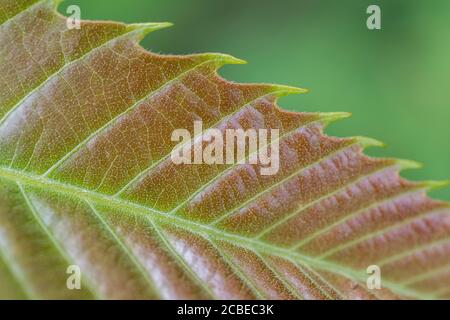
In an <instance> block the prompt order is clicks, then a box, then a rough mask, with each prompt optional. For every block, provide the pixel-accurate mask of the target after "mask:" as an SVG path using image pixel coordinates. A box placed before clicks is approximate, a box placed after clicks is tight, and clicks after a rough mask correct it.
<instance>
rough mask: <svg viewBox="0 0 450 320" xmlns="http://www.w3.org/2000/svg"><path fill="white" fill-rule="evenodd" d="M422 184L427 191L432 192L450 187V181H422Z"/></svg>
mask: <svg viewBox="0 0 450 320" xmlns="http://www.w3.org/2000/svg"><path fill="white" fill-rule="evenodd" d="M421 183H422V184H423V186H424V187H425V189H426V190H428V191H430V190H437V189H442V188H446V187H448V186H449V185H450V180H441V181H436V180H428V181H422V182H421Z"/></svg>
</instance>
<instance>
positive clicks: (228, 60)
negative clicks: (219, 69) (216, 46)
mask: <svg viewBox="0 0 450 320" xmlns="http://www.w3.org/2000/svg"><path fill="white" fill-rule="evenodd" d="M202 55H203V56H205V57H207V58H208V60H213V61H214V60H215V61H217V62H218V64H219V65H224V64H247V61H245V60H242V59H239V58H236V57H234V56H232V55H229V54H224V53H216V52H210V53H204V54H202Z"/></svg>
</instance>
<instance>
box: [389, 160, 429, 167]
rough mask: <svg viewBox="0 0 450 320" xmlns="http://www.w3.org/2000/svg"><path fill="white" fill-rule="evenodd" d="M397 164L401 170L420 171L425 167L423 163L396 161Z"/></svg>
mask: <svg viewBox="0 0 450 320" xmlns="http://www.w3.org/2000/svg"><path fill="white" fill-rule="evenodd" d="M395 162H396V164H397V165H398V166H399V168H400V170H410V169H420V168H422V167H423V164H422V163H420V162H417V161H413V160H405V159H396V160H395Z"/></svg>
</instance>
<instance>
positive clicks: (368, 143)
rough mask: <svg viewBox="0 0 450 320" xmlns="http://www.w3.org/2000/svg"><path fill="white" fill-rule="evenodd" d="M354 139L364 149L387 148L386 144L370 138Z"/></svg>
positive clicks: (357, 137)
mask: <svg viewBox="0 0 450 320" xmlns="http://www.w3.org/2000/svg"><path fill="white" fill-rule="evenodd" d="M354 139H355V140H356V141H357V142H358V143H359V144H360V145H361V147H362V148H363V149H366V148H370V147H385V146H386V144H385V143H384V142H382V141H380V140H377V139H373V138H369V137H363V136H356V137H354Z"/></svg>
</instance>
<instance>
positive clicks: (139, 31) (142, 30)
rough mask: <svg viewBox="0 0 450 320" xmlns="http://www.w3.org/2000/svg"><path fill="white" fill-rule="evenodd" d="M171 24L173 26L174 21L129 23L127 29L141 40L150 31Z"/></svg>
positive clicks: (167, 26)
mask: <svg viewBox="0 0 450 320" xmlns="http://www.w3.org/2000/svg"><path fill="white" fill-rule="evenodd" d="M171 26H173V23H171V22H150V23H132V24H129V25H127V30H128V32H130V33H132V34H133V35H134V36H135V37H136V39H137V40H138V41H141V40H142V39H143V38H144V37H145V36H146V35H147V34H149V33H150V32H153V31H156V30H160V29H164V28H169V27H171Z"/></svg>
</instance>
